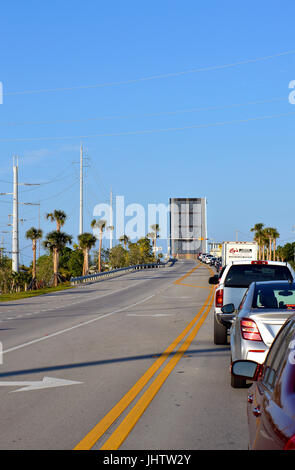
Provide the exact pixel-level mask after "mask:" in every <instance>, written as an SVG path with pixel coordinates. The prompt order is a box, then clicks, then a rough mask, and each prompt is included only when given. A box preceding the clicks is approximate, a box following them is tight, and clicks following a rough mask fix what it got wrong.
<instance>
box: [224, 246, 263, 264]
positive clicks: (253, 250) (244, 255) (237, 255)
mask: <svg viewBox="0 0 295 470" xmlns="http://www.w3.org/2000/svg"><path fill="white" fill-rule="evenodd" d="M221 258H222V266H226V265H227V264H229V263H230V262H231V261H255V260H257V258H258V244H257V243H256V242H223V243H222V255H221Z"/></svg>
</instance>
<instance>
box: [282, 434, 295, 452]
mask: <svg viewBox="0 0 295 470" xmlns="http://www.w3.org/2000/svg"><path fill="white" fill-rule="evenodd" d="M284 450H295V434H294V436H292V437H291V439H289V440H288V441H287V443H286V444H285V447H284Z"/></svg>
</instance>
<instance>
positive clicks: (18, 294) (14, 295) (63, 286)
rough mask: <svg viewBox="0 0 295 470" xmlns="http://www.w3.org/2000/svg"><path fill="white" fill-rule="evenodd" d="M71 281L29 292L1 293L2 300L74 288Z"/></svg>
mask: <svg viewBox="0 0 295 470" xmlns="http://www.w3.org/2000/svg"><path fill="white" fill-rule="evenodd" d="M73 287H74V286H72V285H71V284H70V283H69V282H65V283H63V284H60V285H59V286H58V287H44V288H43V289H36V290H30V291H27V292H13V293H12V294H1V295H0V302H9V301H10V300H19V299H26V298H27V297H36V296H37V295H44V294H50V293H51V292H58V291H61V290H65V289H72V288H73Z"/></svg>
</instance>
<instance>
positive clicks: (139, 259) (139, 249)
mask: <svg viewBox="0 0 295 470" xmlns="http://www.w3.org/2000/svg"><path fill="white" fill-rule="evenodd" d="M152 261H154V255H153V252H152V246H151V242H150V240H149V238H148V237H147V236H146V237H144V238H140V239H139V240H137V242H135V243H130V244H129V262H130V265H135V264H145V263H150V262H152Z"/></svg>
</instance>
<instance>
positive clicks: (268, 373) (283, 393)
mask: <svg viewBox="0 0 295 470" xmlns="http://www.w3.org/2000/svg"><path fill="white" fill-rule="evenodd" d="M231 372H232V374H233V375H234V376H235V377H239V378H243V379H246V380H250V381H253V385H252V386H251V388H250V389H249V393H248V405H247V415H248V432H249V449H250V450H295V315H293V316H292V317H290V318H289V319H288V320H287V321H286V322H285V324H284V325H283V326H282V328H281V329H280V331H279V333H278V334H277V336H276V338H275V340H274V342H273V344H272V346H271V348H270V350H269V352H268V354H267V357H266V359H265V362H264V363H263V364H259V363H257V362H255V361H249V360H239V361H235V362H233V364H232V367H231Z"/></svg>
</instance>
